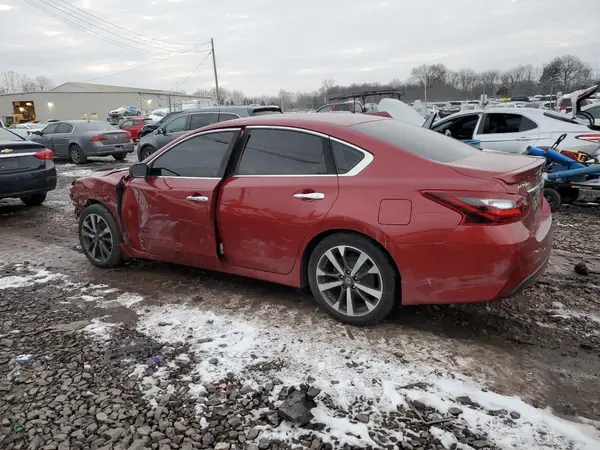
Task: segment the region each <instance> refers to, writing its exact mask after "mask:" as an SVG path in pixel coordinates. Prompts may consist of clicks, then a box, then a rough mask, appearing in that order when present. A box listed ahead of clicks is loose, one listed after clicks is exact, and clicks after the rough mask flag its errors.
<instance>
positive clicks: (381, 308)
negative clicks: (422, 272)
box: [308, 233, 400, 325]
mask: <svg viewBox="0 0 600 450" xmlns="http://www.w3.org/2000/svg"><path fill="white" fill-rule="evenodd" d="M340 246H344V247H346V249H345V255H346V258H343V259H339V258H336V259H337V262H338V265H339V267H340V268H342V269H343V271H344V272H345V273H344V275H342V276H340V277H339V278H338V273H339V270H337V269H335V270H333V272H331V271H330V270H323V267H324V266H322V264H330V262H331V259H329V258H327V256H326V253H328V252H329V251H332V252H333V253H332V254H336V255H341V253H336V252H338V250H337V248H338V247H340ZM360 253H364V254H365V255H366V257H368V258H369V259H368V261H367V262H365V263H364V264H363V268H365V265H366V264H369V267H374V266H376V268H377V269H378V274H377V275H370V274H368V273H363V274H362V275H361V274H360V272H361V271H362V270H363V269H362V268H361V270H359V271H358V273H357V275H358V277H353V276H352V275H351V274H350V273H351V270H352V268H353V267H354V265H355V264H356V262H357V259H355V260H354V261H353V262H352V261H351V260H350V258H351V257H352V256H353V254H356V255H358V254H360ZM353 263H354V264H353ZM320 264H321V266H320ZM342 265H345V267H341V266H342ZM331 266H332V267H333V264H331ZM320 267H321V268H320ZM319 268H320V270H323V272H326V273H327V275H325V276H323V275H317V269H319ZM349 272H350V273H349ZM318 277H321V286H323V285H324V284H327V283H328V282H329V280H330V279H331V280H333V282H334V283H337V282H338V281H340V282H341V283H342V285H341V286H338V287H339V290H338V287H334V288H331V289H328V290H326V291H324V292H326V293H324V292H322V291H321V289H320V288H319V279H318ZM365 277H367V279H365ZM368 277H371V278H370V280H373V281H378V283H375V284H373V285H374V286H377V285H378V286H379V287H378V288H376V289H374V290H378V291H379V292H381V295H380V298H379V301H378V302H377V303H376V304H375V305H374V306H373V305H372V304H371V303H370V304H371V306H372V309H371V310H369V308H367V302H366V301H364V299H365V297H366V295H365V292H366V291H363V289H364V287H365V286H366V287H369V286H367V285H368V284H370V283H368V281H369V279H368ZM363 280H366V281H363ZM308 282H309V285H310V289H311V291H312V294H313V296H314V297H315V299H316V300H317V303H318V304H319V305H320V306H321V307H322V308H323V309H325V310H326V311H327V312H328V313H329V314H330V315H331V316H333V317H334V318H335V319H337V320H339V321H340V322H344V323H347V324H350V325H371V324H375V323H377V322H380V321H381V320H383V319H384V318H385V317H386V316H388V314H389V313H390V312H391V311H392V310H393V309H394V308H395V307H396V306H399V304H400V298H399V295H400V293H399V291H398V287H399V277H398V275H397V273H396V271H395V267H394V263H393V261H392V260H391V258H390V257H389V255H387V254H386V253H385V252H384V251H383V250H381V249H380V248H379V247H378V246H377V245H375V244H374V243H372V242H371V241H370V240H369V239H367V238H366V237H363V236H360V235H357V234H351V233H336V234H332V235H331V236H328V237H326V238H325V239H323V240H322V241H321V242H319V244H317V246H316V247H315V249H314V250H313V252H312V253H311V255H310V259H309V262H308ZM359 282H360V283H359ZM359 285H360V286H361V287H362V288H361V289H359V288H357V286H359ZM348 291H350V294H348ZM347 295H350V297H351V298H354V299H356V300H357V302H354V300H352V301H351V303H352V304H353V305H354V306H353V307H352V310H353V311H354V312H355V313H358V314H355V315H350V314H349V311H348V306H347V300H346V299H347V298H348V297H347ZM369 297H370V296H369ZM370 298H375V297H370ZM336 299H337V302H336ZM332 303H333V304H332ZM334 305H338V307H337V308H335V307H334ZM342 305H343V307H342ZM342 309H344V310H345V311H342Z"/></svg>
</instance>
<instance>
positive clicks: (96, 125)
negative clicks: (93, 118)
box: [80, 121, 115, 131]
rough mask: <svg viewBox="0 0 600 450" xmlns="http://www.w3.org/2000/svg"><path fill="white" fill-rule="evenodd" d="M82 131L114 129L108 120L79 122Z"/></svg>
mask: <svg viewBox="0 0 600 450" xmlns="http://www.w3.org/2000/svg"><path fill="white" fill-rule="evenodd" d="M80 126H81V129H82V130H84V131H114V130H115V127H114V126H113V125H111V124H110V123H108V122H100V121H98V122H83V123H81V124H80Z"/></svg>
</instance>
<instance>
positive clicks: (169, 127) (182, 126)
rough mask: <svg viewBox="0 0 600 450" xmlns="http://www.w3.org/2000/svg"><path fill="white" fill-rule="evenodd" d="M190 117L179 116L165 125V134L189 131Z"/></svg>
mask: <svg viewBox="0 0 600 450" xmlns="http://www.w3.org/2000/svg"><path fill="white" fill-rule="evenodd" d="M188 117H189V116H179V117H176V118H174V119H173V120H171V121H170V122H169V123H167V124H166V125H165V132H167V133H179V132H180V131H186V130H187V121H188Z"/></svg>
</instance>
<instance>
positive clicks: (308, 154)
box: [238, 130, 327, 175]
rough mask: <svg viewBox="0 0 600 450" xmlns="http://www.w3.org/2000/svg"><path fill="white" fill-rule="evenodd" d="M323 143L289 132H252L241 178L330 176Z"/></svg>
mask: <svg viewBox="0 0 600 450" xmlns="http://www.w3.org/2000/svg"><path fill="white" fill-rule="evenodd" d="M323 142H324V141H323V139H321V138H320V137H318V136H314V135H312V134H307V133H301V132H298V131H286V130H251V131H250V137H249V138H248V142H247V144H246V148H245V149H244V153H243V154H242V159H241V160H240V164H239V167H238V174H239V175H318V174H326V173H327V166H326V164H325V157H324V153H323Z"/></svg>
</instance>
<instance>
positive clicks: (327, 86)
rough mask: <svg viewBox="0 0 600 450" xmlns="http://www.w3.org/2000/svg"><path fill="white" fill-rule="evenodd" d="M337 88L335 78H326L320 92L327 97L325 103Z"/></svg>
mask: <svg viewBox="0 0 600 450" xmlns="http://www.w3.org/2000/svg"><path fill="white" fill-rule="evenodd" d="M334 87H335V80H334V79H333V78H325V79H324V80H323V83H321V89H320V92H321V94H323V95H324V96H325V103H327V101H328V100H329V94H330V92H331V90H332V89H333V88H334Z"/></svg>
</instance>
